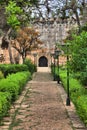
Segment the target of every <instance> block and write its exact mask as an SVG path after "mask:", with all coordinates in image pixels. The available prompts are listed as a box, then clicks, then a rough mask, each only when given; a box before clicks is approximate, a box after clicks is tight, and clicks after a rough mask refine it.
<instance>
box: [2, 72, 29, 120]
mask: <svg viewBox="0 0 87 130" xmlns="http://www.w3.org/2000/svg"><path fill="white" fill-rule="evenodd" d="M28 80H31V73H30V72H28V71H26V72H18V73H16V74H11V75H8V76H7V78H6V79H2V80H0V119H2V117H3V116H5V115H6V113H7V112H8V110H9V106H10V104H11V103H13V102H14V101H15V100H16V99H17V98H18V95H19V94H20V93H21V91H22V90H23V88H24V86H25V84H26V82H27V81H28Z"/></svg>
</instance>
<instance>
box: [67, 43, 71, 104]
mask: <svg viewBox="0 0 87 130" xmlns="http://www.w3.org/2000/svg"><path fill="white" fill-rule="evenodd" d="M66 105H67V106H70V92H69V44H67V99H66Z"/></svg>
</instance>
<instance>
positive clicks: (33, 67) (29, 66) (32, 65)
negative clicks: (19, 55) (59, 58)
mask: <svg viewBox="0 0 87 130" xmlns="http://www.w3.org/2000/svg"><path fill="white" fill-rule="evenodd" d="M24 64H25V65H27V66H28V70H29V71H30V72H31V74H32V73H33V72H35V71H37V70H36V66H35V65H34V64H33V63H32V61H31V60H30V59H25V61H24Z"/></svg>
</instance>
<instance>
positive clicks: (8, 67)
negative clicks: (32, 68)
mask: <svg viewBox="0 0 87 130" xmlns="http://www.w3.org/2000/svg"><path fill="white" fill-rule="evenodd" d="M0 70H1V71H2V73H3V74H4V76H5V77H6V76H7V75H8V74H12V73H17V72H21V71H27V70H28V67H27V65H24V64H22V65H21V64H1V65H0Z"/></svg>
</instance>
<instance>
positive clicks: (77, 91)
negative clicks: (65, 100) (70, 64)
mask: <svg viewBox="0 0 87 130" xmlns="http://www.w3.org/2000/svg"><path fill="white" fill-rule="evenodd" d="M66 76H67V75H66V70H60V79H61V82H62V85H63V86H64V88H65V90H66V91H67V79H66V78H67V77H66ZM69 82H70V85H69V86H70V87H69V88H70V98H71V100H72V102H73V103H74V104H75V107H76V110H77V113H78V115H79V116H80V118H81V119H82V120H83V122H84V124H85V125H86V126H87V90H86V89H85V88H84V86H82V84H81V83H80V81H78V80H77V79H75V78H74V77H73V75H72V74H70V81H69Z"/></svg>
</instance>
